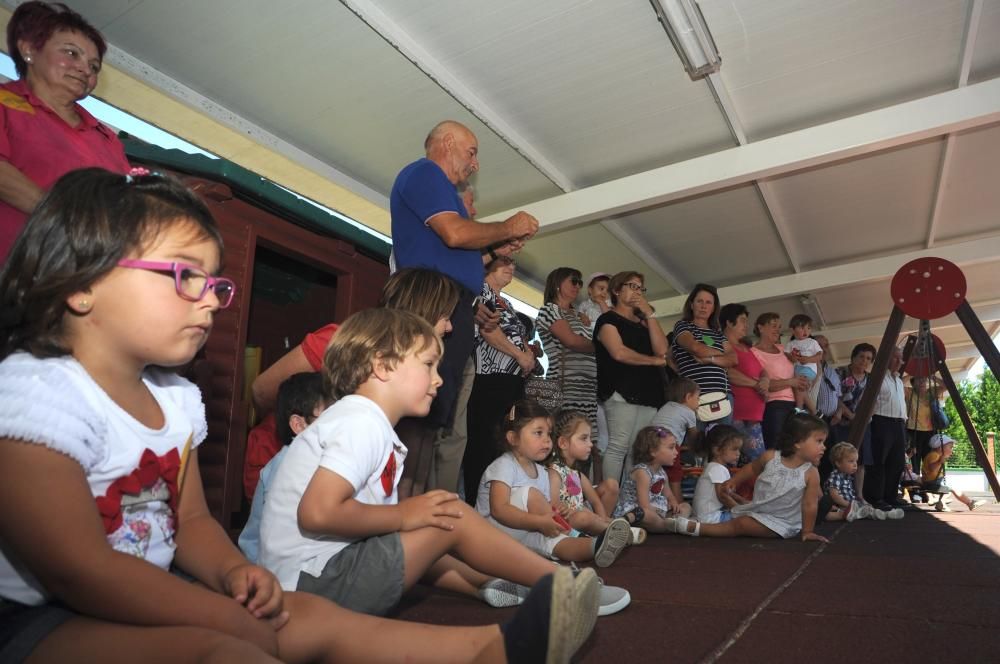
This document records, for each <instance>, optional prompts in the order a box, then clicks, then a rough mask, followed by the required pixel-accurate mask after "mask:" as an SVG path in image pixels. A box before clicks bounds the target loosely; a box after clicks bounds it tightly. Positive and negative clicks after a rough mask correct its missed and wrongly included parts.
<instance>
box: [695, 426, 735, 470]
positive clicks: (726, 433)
mask: <svg viewBox="0 0 1000 664" xmlns="http://www.w3.org/2000/svg"><path fill="white" fill-rule="evenodd" d="M733 440H738V441H740V445H741V446H742V445H743V442H744V441H745V440H746V436H744V435H743V432H741V431H740V430H739V429H737V428H736V427H734V426H730V425H728V424H716V425H715V426H713V427H712V428H711V429H709V430H708V432H707V433H706V434H705V435H704V436H702V437H701V440H700V442H699V445H698V453H699V454H702V455H704V456H705V457H707V458H708V460H709V461H711V460H712V454H713V453H714V452H715V450H717V449H722V448H725V447H726V446H727V445H728V444H729V442H730V441H733Z"/></svg>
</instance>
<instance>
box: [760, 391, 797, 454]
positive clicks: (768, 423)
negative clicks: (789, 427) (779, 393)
mask: <svg viewBox="0 0 1000 664" xmlns="http://www.w3.org/2000/svg"><path fill="white" fill-rule="evenodd" d="M793 410H795V402H794V401H783V400H775V401H768V402H767V405H766V406H764V418H763V419H762V420H761V422H760V428H761V433H762V434H763V436H764V447H766V448H767V449H769V450H773V449H776V448H777V447H778V434H780V433H781V429H782V428H783V427H784V426H785V420H786V419H788V416H789V415H790V414H791V413H792V411H793Z"/></svg>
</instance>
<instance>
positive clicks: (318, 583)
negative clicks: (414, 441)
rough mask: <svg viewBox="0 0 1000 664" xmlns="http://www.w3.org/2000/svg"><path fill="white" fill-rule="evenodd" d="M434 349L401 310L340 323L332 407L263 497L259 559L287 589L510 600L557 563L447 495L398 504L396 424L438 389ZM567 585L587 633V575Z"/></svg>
mask: <svg viewBox="0 0 1000 664" xmlns="http://www.w3.org/2000/svg"><path fill="white" fill-rule="evenodd" d="M440 353H441V342H440V339H439V338H438V337H437V336H436V335H435V334H434V331H433V329H432V328H431V326H430V325H429V324H428V323H427V322H426V321H424V320H423V319H421V318H419V317H418V316H416V315H414V314H411V313H409V312H405V311H400V310H393V309H372V310H368V311H362V312H359V313H357V314H355V315H353V316H351V317H350V318H349V319H348V320H347V321H345V322H344V324H343V325H342V326H341V327H340V329H339V330H338V331H337V335H336V336H335V337H334V338H333V341H332V342H331V344H330V346H329V348H328V349H327V351H326V355H325V358H324V366H323V374H324V387H325V392H326V398H327V399H328V400H329V401H336V403H334V405H332V406H330V407H329V408H328V409H327V410H326V411H324V412H323V414H322V415H320V416H319V418H317V419H316V421H315V422H313V423H312V424H311V425H310V426H309V427H307V428H306V430H305V431H303V432H302V433H301V434H299V435H298V436H297V437H296V438H295V440H294V442H292V444H291V445H290V446H289V447H288V451H287V452H286V454H285V458H284V459H283V460H282V462H281V465H280V466H279V467H278V469H277V471H276V472H275V476H274V479H273V480H272V483H271V487H270V489H269V491H268V495H267V501H266V503H265V505H264V515H263V519H262V524H261V552H260V559H261V563H262V564H263V565H264V566H265V567H267V568H268V569H270V570H272V571H273V572H274V574H275V575H276V576H277V577H278V580H279V582H280V583H281V585H282V587H283V588H285V589H286V590H300V591H306V592H311V593H314V594H317V595H321V596H323V597H326V598H328V599H331V600H333V601H335V602H336V603H337V604H340V605H341V606H344V607H349V608H351V609H353V610H356V611H362V612H365V613H373V614H382V613H386V612H387V611H389V610H390V609H391V608H393V607H394V606H395V605H396V604H397V603H398V602H399V600H400V597H401V596H402V594H403V592H405V591H406V590H408V589H409V588H410V587H412V586H413V585H414V584H415V583H417V582H418V581H421V580H423V581H426V582H428V583H430V584H432V585H434V586H437V587H439V588H444V589H447V590H451V591H453V592H458V593H462V594H466V595H471V596H479V597H481V598H482V599H484V600H486V601H487V602H488V603H490V604H492V605H494V606H509V605H513V604H518V603H520V602H521V601H523V599H524V595H526V594H527V593H526V590H527V589H522V588H518V586H517V585H515V583H512V582H516V584H523V585H524V586H531V585H534V584H535V583H536V582H538V581H540V580H541V579H542V578H543V577H546V576H547V575H550V574H552V573H553V572H554V571H555V569H556V566H555V565H554V564H553V563H552V562H550V561H546V560H545V559H544V558H542V557H540V556H538V555H537V554H535V553H533V552H531V551H529V550H528V549H527V548H525V547H524V546H522V545H521V544H519V543H517V542H515V541H514V540H513V539H511V538H509V537H507V536H506V535H504V534H503V533H501V532H499V531H498V530H496V529H495V528H493V527H492V526H491V525H489V524H488V523H487V522H486V521H484V520H483V519H482V518H481V517H480V516H479V515H478V514H476V512H475V510H473V509H471V508H469V507H468V506H467V505H466V504H465V503H464V502H463V501H461V500H459V499H458V496H457V495H456V494H454V493H450V492H446V491H443V490H435V491H430V492H428V493H425V494H423V495H420V496H415V497H412V498H408V499H406V500H404V501H403V502H401V503H400V502H398V498H397V491H396V485H397V484H398V482H399V478H400V475H401V474H402V470H403V462H404V461H405V459H406V448H405V447H404V446H403V444H402V443H401V442H400V440H399V438H398V436H397V435H396V433H395V432H394V431H393V426H394V425H395V424H396V423H397V422H398V421H399V420H400V418H402V417H407V416H410V417H422V416H424V415H426V414H427V412H428V410H429V409H430V405H431V401H433V399H434V396H435V394H436V392H437V388H438V387H439V386H440V385H441V377H440V376H439V375H438V373H437V363H438V359H439V358H440ZM450 553H454V554H456V555H457V556H460V557H461V558H462V560H463V561H465V562H460V561H459V560H458V559H456V558H455V557H452V556H451V555H449V554H450ZM477 570H483V571H484V572H485V574H484V573H481V572H479V571H477ZM496 577H503V578H505V579H510V580H511V581H512V582H510V581H502V580H500V579H498V578H496ZM587 577H593V579H594V580H593V581H591V580H590V579H589V578H587ZM592 583H593V584H595V585H594V586H593V587H591V584H592ZM574 587H575V590H574V592H575V593H576V594H577V599H578V600H579V606H578V607H576V608H574V609H573V610H572V611H573V612H574V614H573V616H572V618H573V622H574V627H573V628H572V629H573V630H576V633H577V634H582V633H583V632H589V630H590V626H592V620H593V619H594V618H596V611H597V597H598V595H599V592H600V590H599V587H597V585H596V576H594V575H593V574H592V573H590V574H588V575H586V576H584V575H583V574H581V575H578V576H577V578H576V580H575V581H574ZM552 610H555V609H554V608H553V609H552ZM591 613H592V614H593V615H591ZM588 621H590V622H589V624H588ZM571 631H572V630H571ZM572 640H573V642H574V649H575V647H578V646H579V643H577V642H576V641H577V638H576V637H575V636H574V637H572ZM580 643H582V641H580Z"/></svg>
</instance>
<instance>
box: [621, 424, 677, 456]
mask: <svg viewBox="0 0 1000 664" xmlns="http://www.w3.org/2000/svg"><path fill="white" fill-rule="evenodd" d="M667 436H669V437H671V438H673V437H674V435H673V434H672V433H670V432H669V431H667V430H666V429H664V428H663V427H643V428H641V429H639V433H637V434H636V435H635V441H633V442H632V463H649V462H650V461H652V460H653V456H655V454H656V450H657V448H659V447H660V444H661V443H662V442H663V439H664V438H666V437H667ZM678 442H679V441H678Z"/></svg>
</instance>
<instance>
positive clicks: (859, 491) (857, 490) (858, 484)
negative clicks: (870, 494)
mask: <svg viewBox="0 0 1000 664" xmlns="http://www.w3.org/2000/svg"><path fill="white" fill-rule="evenodd" d="M864 488H865V467H864V466H862V465H861V464H860V463H859V464H858V472H856V473H854V495H856V496H857V497H858V500H860V501H861V502H862V503H866V504H867V502H868V501H866V500H865V498H864V495H865V494H864V491H863V489H864Z"/></svg>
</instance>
